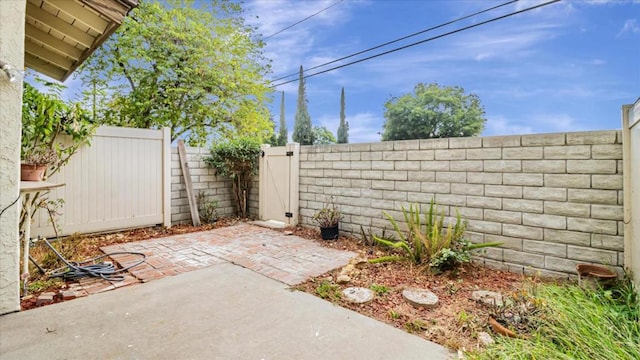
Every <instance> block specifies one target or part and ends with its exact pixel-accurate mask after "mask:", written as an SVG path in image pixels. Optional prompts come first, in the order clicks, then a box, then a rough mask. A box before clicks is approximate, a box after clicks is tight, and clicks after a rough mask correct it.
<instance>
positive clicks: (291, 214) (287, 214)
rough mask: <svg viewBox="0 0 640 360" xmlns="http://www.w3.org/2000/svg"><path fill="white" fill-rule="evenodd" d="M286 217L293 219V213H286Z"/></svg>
mask: <svg viewBox="0 0 640 360" xmlns="http://www.w3.org/2000/svg"><path fill="white" fill-rule="evenodd" d="M284 216H286V217H288V218H292V217H293V213H290V212H286V213H284Z"/></svg>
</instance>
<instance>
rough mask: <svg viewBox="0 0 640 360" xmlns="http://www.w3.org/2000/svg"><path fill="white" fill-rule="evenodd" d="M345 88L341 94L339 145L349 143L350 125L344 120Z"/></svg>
mask: <svg viewBox="0 0 640 360" xmlns="http://www.w3.org/2000/svg"><path fill="white" fill-rule="evenodd" d="M344 118H345V114H344V87H342V93H341V94H340V126H338V144H346V143H348V142H349V123H348V122H346V121H345V120H344Z"/></svg>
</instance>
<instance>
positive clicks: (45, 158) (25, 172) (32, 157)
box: [20, 146, 58, 181]
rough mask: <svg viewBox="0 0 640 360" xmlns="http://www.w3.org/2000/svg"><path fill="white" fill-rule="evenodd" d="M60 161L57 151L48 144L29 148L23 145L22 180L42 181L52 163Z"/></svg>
mask: <svg viewBox="0 0 640 360" xmlns="http://www.w3.org/2000/svg"><path fill="white" fill-rule="evenodd" d="M57 161H58V154H57V153H56V151H55V150H54V149H52V148H50V147H48V146H36V147H33V148H29V147H26V148H25V146H23V154H22V162H21V164H20V180H22V181H41V180H42V179H43V178H44V175H45V172H46V171H47V168H48V167H49V166H50V165H53V164H55V163H56V162H57Z"/></svg>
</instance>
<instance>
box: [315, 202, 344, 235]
mask: <svg viewBox="0 0 640 360" xmlns="http://www.w3.org/2000/svg"><path fill="white" fill-rule="evenodd" d="M341 219H342V214H341V213H340V210H338V207H337V206H336V204H335V203H334V202H333V201H330V202H328V203H326V204H324V206H323V207H322V209H320V210H318V211H317V212H316V213H315V214H314V215H313V221H315V222H317V223H318V225H319V226H320V227H323V228H330V227H334V226H336V225H338V223H340V220H341Z"/></svg>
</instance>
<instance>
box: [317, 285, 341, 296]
mask: <svg viewBox="0 0 640 360" xmlns="http://www.w3.org/2000/svg"><path fill="white" fill-rule="evenodd" d="M316 294H318V296H320V297H321V298H323V299H326V300H331V301H336V300H340V299H341V298H342V294H341V293H340V287H339V286H338V285H336V284H332V283H331V282H329V281H323V282H321V283H320V284H319V285H318V286H317V287H316Z"/></svg>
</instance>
